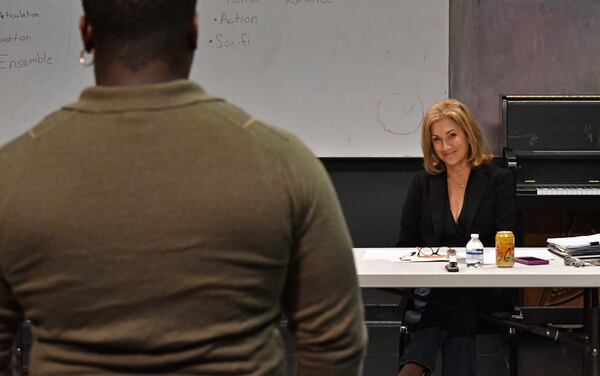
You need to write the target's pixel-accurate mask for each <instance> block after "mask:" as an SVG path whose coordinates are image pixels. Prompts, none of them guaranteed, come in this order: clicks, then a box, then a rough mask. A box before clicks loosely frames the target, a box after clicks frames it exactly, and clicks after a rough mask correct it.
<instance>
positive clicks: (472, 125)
mask: <svg viewBox="0 0 600 376" xmlns="http://www.w3.org/2000/svg"><path fill="white" fill-rule="evenodd" d="M442 119H449V120H452V121H453V122H455V123H456V124H457V125H458V126H459V127H460V128H461V129H462V130H463V132H465V135H466V136H467V141H468V143H469V151H468V153H467V162H469V163H470V164H471V165H472V166H473V167H478V166H480V165H483V164H487V163H489V162H490V161H491V160H492V158H493V157H494V154H492V153H491V152H490V151H489V148H488V146H487V144H486V142H485V140H484V139H483V137H482V136H481V130H480V129H479V126H478V125H477V122H476V121H475V118H474V117H473V115H472V114H471V111H469V109H468V108H467V106H465V105H464V104H462V103H461V102H460V101H458V100H456V99H444V100H442V101H440V102H438V103H436V104H434V105H433V106H431V108H430V109H429V110H428V111H427V112H426V113H425V116H423V122H422V130H421V148H422V149H423V167H425V171H427V172H428V173H430V174H433V175H437V174H439V173H441V172H443V171H444V170H445V169H446V166H445V165H444V162H442V161H441V160H440V159H439V158H438V156H437V154H436V153H435V150H434V148H433V141H432V139H431V126H432V125H433V123H435V122H436V121H439V120H442Z"/></svg>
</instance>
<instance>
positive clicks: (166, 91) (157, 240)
mask: <svg viewBox="0 0 600 376" xmlns="http://www.w3.org/2000/svg"><path fill="white" fill-rule="evenodd" d="M83 5H84V9H85V16H84V17H82V20H81V34H82V37H83V42H84V46H85V50H86V51H88V52H93V53H94V58H95V60H94V61H95V66H94V67H95V76H96V82H97V84H98V86H96V87H92V88H88V89H86V90H84V92H83V93H82V95H81V98H80V100H79V101H78V102H77V103H74V104H72V105H69V106H66V107H64V108H63V109H61V110H59V111H57V112H55V113H53V114H51V115H50V116H48V117H47V118H46V119H44V120H43V121H42V122H41V123H40V124H39V125H37V126H36V127H35V128H33V129H32V130H31V131H29V132H28V133H27V134H25V135H23V136H21V137H20V138H18V139H17V140H15V141H13V142H12V143H10V144H9V145H7V146H6V147H4V148H3V149H2V150H1V152H0V231H1V233H2V238H1V239H0V241H1V242H2V243H1V244H2V246H1V247H0V273H1V275H0V276H1V280H0V361H1V363H0V365H1V366H2V367H3V368H6V367H7V363H8V359H9V355H10V346H11V336H12V335H13V333H14V331H15V328H16V327H17V326H18V324H19V322H20V319H21V318H22V317H23V316H24V317H27V318H28V319H30V320H31V322H32V328H33V329H32V330H33V337H34V343H33V349H32V354H31V364H30V369H31V372H32V374H40V375H66V374H77V375H84V374H85V375H96V374H98V375H99V374H103V375H104V374H169V375H178V374H181V375H183V374H185V375H191V374H198V375H200V374H202V375H204V374H220V375H283V374H285V362H284V349H283V344H282V340H281V337H280V334H279V332H278V329H277V327H278V322H279V320H280V316H281V314H282V313H284V314H285V315H286V317H287V319H288V321H289V323H290V329H291V331H292V334H293V336H294V338H295V342H296V346H297V358H298V374H299V375H355V374H357V373H358V372H359V369H360V365H361V357H362V354H363V351H364V346H365V341H366V336H365V330H364V324H363V321H362V313H361V310H362V307H361V302H360V298H359V289H358V287H357V280H356V273H355V269H354V263H353V258H352V253H351V243H350V239H349V236H348V233H347V229H346V226H345V223H344V221H343V218H342V214H341V210H340V207H339V204H338V202H337V199H336V197H335V194H334V191H333V189H332V187H331V184H330V182H329V181H328V178H327V175H326V172H325V171H324V170H323V168H322V166H321V165H320V163H319V162H318V160H317V159H316V158H315V157H314V156H312V155H311V153H310V152H309V151H308V150H307V149H306V148H305V147H304V146H303V145H302V144H301V143H300V142H299V141H298V140H297V139H296V138H295V137H293V136H292V135H290V134H288V133H287V132H284V131H281V130H277V129H274V128H271V127H268V126H266V125H264V124H262V123H261V122H260V121H258V120H256V119H254V118H252V117H250V116H249V115H247V114H246V113H245V112H243V111H242V110H240V109H238V108H236V107H234V106H232V105H230V104H228V103H227V102H225V101H224V100H222V99H218V98H213V97H210V96H208V95H207V94H205V93H204V92H203V91H202V89H201V88H200V87H199V86H197V85H195V84H194V83H192V82H190V81H187V80H186V78H187V77H188V75H189V71H190V66H191V63H192V56H193V52H194V50H195V47H196V39H197V26H196V18H195V16H194V14H195V0H143V1H141V0H140V1H134V0H102V1H100V0H84V1H83Z"/></svg>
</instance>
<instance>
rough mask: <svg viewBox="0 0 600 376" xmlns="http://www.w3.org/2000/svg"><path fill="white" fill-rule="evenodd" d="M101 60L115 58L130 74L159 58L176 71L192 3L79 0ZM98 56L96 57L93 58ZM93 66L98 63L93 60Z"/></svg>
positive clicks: (187, 0)
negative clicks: (100, 53) (90, 27)
mask: <svg viewBox="0 0 600 376" xmlns="http://www.w3.org/2000/svg"><path fill="white" fill-rule="evenodd" d="M82 2H83V9H84V11H85V15H86V17H87V19H88V22H89V23H90V24H91V25H92V28H93V29H94V44H95V46H96V49H97V50H98V51H100V50H101V51H102V57H101V59H102V58H103V59H108V58H111V59H117V60H119V62H121V63H122V64H124V65H125V66H126V67H127V68H128V69H130V70H131V71H137V70H139V69H140V68H142V67H143V66H145V65H146V63H147V62H148V61H151V60H155V59H161V60H163V61H165V62H167V63H168V64H169V66H170V67H171V68H172V69H174V70H176V69H178V67H179V64H180V63H181V61H180V60H181V59H180V57H181V53H182V51H183V48H185V43H186V40H185V33H186V30H187V29H186V28H187V27H188V26H189V25H190V23H191V22H192V20H193V18H194V14H195V12H196V0H82ZM97 57H98V56H97ZM96 64H102V61H98V60H96Z"/></svg>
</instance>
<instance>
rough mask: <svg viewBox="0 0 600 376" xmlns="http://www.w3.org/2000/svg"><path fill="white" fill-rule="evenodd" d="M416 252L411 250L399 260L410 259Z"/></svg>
mask: <svg viewBox="0 0 600 376" xmlns="http://www.w3.org/2000/svg"><path fill="white" fill-rule="evenodd" d="M416 254H417V252H411V253H409V254H408V255H404V256H402V257H400V261H410V258H411V257H413V256H414V255H416Z"/></svg>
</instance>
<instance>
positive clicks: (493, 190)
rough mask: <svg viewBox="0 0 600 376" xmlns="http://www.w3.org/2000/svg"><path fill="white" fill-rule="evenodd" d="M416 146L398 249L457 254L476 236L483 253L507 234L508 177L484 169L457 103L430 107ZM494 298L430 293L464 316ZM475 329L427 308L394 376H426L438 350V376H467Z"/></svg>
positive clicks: (474, 292)
mask: <svg viewBox="0 0 600 376" xmlns="http://www.w3.org/2000/svg"><path fill="white" fill-rule="evenodd" d="M421 146H422V149H423V157H424V167H425V171H421V172H419V173H417V174H416V175H415V177H414V178H413V181H412V183H411V185H410V188H409V190H408V194H407V197H406V202H405V204H404V209H403V211H402V220H401V230H400V240H399V243H398V245H399V246H404V247H413V246H426V247H432V248H434V249H435V248H436V247H440V246H454V247H464V246H465V244H466V243H467V242H468V240H469V239H470V234H472V233H477V234H479V239H480V240H481V241H482V243H483V244H484V246H486V247H491V246H493V245H494V236H495V234H496V232H497V231H502V230H509V231H513V230H514V227H515V220H514V212H515V200H514V197H515V194H514V179H513V176H512V174H511V173H510V172H509V171H507V170H504V169H501V168H498V167H495V166H493V165H491V164H490V162H491V161H492V158H493V155H492V154H491V153H490V152H489V151H488V148H487V146H486V143H485V142H484V140H483V137H482V135H481V131H480V129H479V127H478V125H477V123H476V122H475V119H474V118H473V115H472V114H471V112H470V111H469V110H468V109H467V107H466V106H465V105H464V104H462V103H461V102H459V101H457V100H454V99H447V100H443V101H441V102H438V103H436V104H435V105H433V106H432V107H431V108H430V109H429V110H428V111H427V113H426V114H425V116H424V118H423V124H422V136H421ZM474 287H476V286H474ZM497 294H498V291H497V290H491V289H434V290H432V292H431V295H430V297H431V299H434V300H437V301H441V302H443V303H446V304H449V305H454V306H459V307H460V308H462V309H466V310H475V309H476V310H478V311H481V310H484V311H489V310H492V309H494V308H495V307H493V305H494V304H496V303H497V302H499V299H498V295H497ZM492 303H494V304H492ZM476 322H477V320H474V318H473V317H468V315H465V314H462V313H457V312H456V311H449V310H444V309H442V308H438V307H437V306H435V305H432V304H428V305H427V306H426V307H425V309H424V312H423V315H422V319H421V321H420V322H419V325H418V327H417V329H416V331H415V333H414V334H413V336H412V337H411V341H410V342H409V344H408V346H407V349H406V351H405V353H404V356H403V358H402V361H401V363H402V364H403V368H402V370H401V372H400V374H399V376H409V375H418V376H422V375H424V374H428V373H429V372H431V371H432V370H433V368H434V366H435V362H436V358H437V354H438V352H439V350H441V351H442V357H443V369H442V375H444V376H453V375H475V333H476V329H477V328H476Z"/></svg>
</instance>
